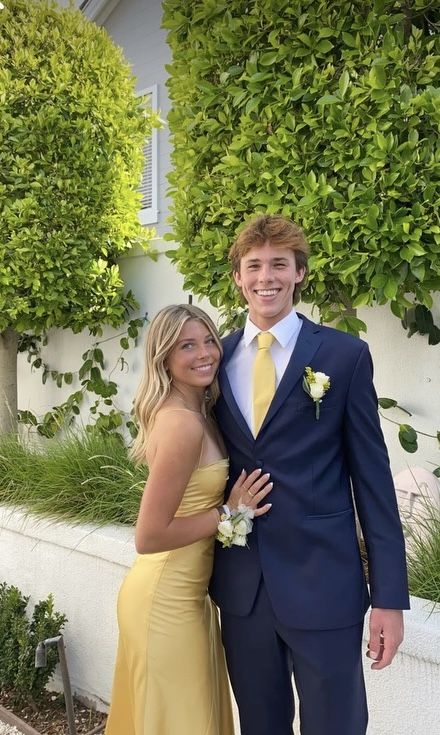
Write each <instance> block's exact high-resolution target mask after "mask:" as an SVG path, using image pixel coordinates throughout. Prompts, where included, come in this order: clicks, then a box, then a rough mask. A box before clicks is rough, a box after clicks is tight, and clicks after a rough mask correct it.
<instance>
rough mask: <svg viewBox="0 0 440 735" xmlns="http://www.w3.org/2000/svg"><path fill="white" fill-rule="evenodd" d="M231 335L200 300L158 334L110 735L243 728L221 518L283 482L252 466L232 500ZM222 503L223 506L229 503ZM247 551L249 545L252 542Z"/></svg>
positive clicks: (154, 329)
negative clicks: (227, 616) (220, 423)
mask: <svg viewBox="0 0 440 735" xmlns="http://www.w3.org/2000/svg"><path fill="white" fill-rule="evenodd" d="M221 355H222V348H221V344H220V341H219V338H218V335H217V332H216V329H215V327H214V324H213V323H212V321H211V320H210V318H209V317H208V316H207V315H206V314H205V313H204V312H203V311H201V310H200V309H198V308H197V307H195V306H187V305H183V306H169V307H166V308H165V309H162V311H160V312H159V313H158V314H157V316H156V317H155V318H154V319H153V321H152V323H151V325H150V327H149V330H148V334H147V340H146V356H145V374H144V376H143V378H142V381H141V384H140V386H139V389H138V392H137V395H136V398H135V411H136V416H137V419H138V423H139V434H138V436H137V439H136V441H135V443H134V446H133V457H134V458H135V460H136V461H138V462H146V463H147V464H148V468H149V476H148V480H147V483H146V485H145V490H144V493H143V497H142V501H141V505H140V510H139V516H138V520H137V524H136V535H135V539H136V550H137V551H138V553H139V556H138V557H137V559H136V561H135V563H134V565H133V567H132V569H131V570H130V571H129V573H128V575H127V577H126V579H125V581H124V583H123V585H122V588H121V591H120V594H119V600H118V622H119V632H120V640H119V647H118V656H117V662H116V671H115V678H114V683H113V695H112V703H111V708H110V714H109V718H108V722H107V728H106V735H177V733H178V735H233V732H234V730H233V722H232V714H231V704H230V698H229V684H228V678H227V674H226V668H225V662H224V654H223V648H222V645H221V640H220V632H219V627H218V618H217V611H216V608H215V607H214V605H213V604H212V602H211V600H210V599H209V597H208V595H207V586H208V581H209V578H210V575H211V569H212V560H213V547H214V537H215V534H216V532H217V528H218V525H219V522H220V520H221V518H220V517H222V518H224V517H225V516H228V515H229V513H230V511H232V513H233V514H234V511H235V509H236V508H237V507H238V505H239V504H240V503H241V504H244V505H246V506H248V507H249V508H251V509H252V511H253V512H254V514H255V516H259V515H262V514H264V513H266V512H267V511H268V510H269V508H270V504H268V503H264V504H262V505H261V507H257V506H258V504H259V503H261V502H262V501H263V500H264V498H265V497H266V495H267V494H268V493H269V492H270V490H271V489H272V484H271V483H270V482H269V476H268V475H263V476H262V475H261V470H256V471H254V472H252V473H251V474H250V475H249V476H246V474H245V473H244V472H242V473H241V475H240V477H239V478H238V480H237V482H236V483H235V485H234V486H233V488H232V491H231V493H230V495H229V498H228V501H227V505H226V506H221V504H222V502H223V492H224V487H225V483H226V480H227V474H228V460H227V458H226V456H225V449H224V445H223V442H222V439H221V436H220V434H219V432H218V429H217V427H216V425H215V422H214V421H213V419H212V417H211V408H212V406H213V405H214V403H215V400H216V398H217V396H218V385H217V379H216V375H217V370H218V366H219V362H220V358H221ZM219 506H220V507H219ZM243 553H246V552H245V551H244V550H243Z"/></svg>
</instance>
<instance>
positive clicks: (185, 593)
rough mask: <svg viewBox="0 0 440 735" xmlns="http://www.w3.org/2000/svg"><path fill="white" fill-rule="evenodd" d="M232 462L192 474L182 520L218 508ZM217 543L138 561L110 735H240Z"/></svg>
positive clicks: (121, 609) (125, 604) (128, 591)
mask: <svg viewBox="0 0 440 735" xmlns="http://www.w3.org/2000/svg"><path fill="white" fill-rule="evenodd" d="M227 473H228V464H227V460H226V459H221V460H217V461H215V462H212V463H210V464H208V465H205V466H202V467H199V468H198V469H196V470H195V471H194V472H193V474H192V475H191V478H190V481H189V483H188V486H187V488H186V490H185V493H184V496H183V499H182V502H181V504H180V507H179V509H178V511H177V514H176V515H179V516H185V515H191V514H193V513H197V512H200V511H202V510H207V509H209V508H215V507H216V506H218V505H220V504H221V502H222V499H223V491H224V487H225V483H226V479H227ZM213 553H214V539H213V538H207V539H201V540H200V541H196V542H195V543H193V544H190V545H189V546H184V547H182V548H180V549H174V550H173V551H164V552H158V553H154V554H143V555H140V556H138V557H137V559H136V560H135V562H134V565H133V567H132V568H131V570H130V571H129V573H128V574H127V576H126V578H125V580H124V582H123V584H122V587H121V590H120V593H119V598H118V622H119V645H118V654H117V660H116V669H115V675H114V681H113V694H112V702H111V707H110V713H109V717H108V721H107V727H106V730H105V733H106V735H234V725H233V719H232V709H231V701H230V694H229V683H228V677H227V672H226V664H225V658H224V652H223V647H222V643H221V637H220V629H219V623H218V614H217V609H216V607H215V606H214V604H213V603H212V602H211V600H210V598H209V597H208V595H207V587H208V582H209V578H210V576H211V570H212V563H213Z"/></svg>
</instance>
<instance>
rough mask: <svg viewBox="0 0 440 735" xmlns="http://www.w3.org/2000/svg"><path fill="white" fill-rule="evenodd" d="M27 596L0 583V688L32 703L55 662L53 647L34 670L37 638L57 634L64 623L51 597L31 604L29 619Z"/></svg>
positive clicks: (47, 679) (52, 669) (51, 671)
mask: <svg viewBox="0 0 440 735" xmlns="http://www.w3.org/2000/svg"><path fill="white" fill-rule="evenodd" d="M28 603H29V597H26V596H24V595H23V594H22V593H21V592H20V590H19V589H17V587H13V586H9V585H7V584H6V583H5V582H3V583H1V584H0V690H1V689H3V688H4V689H9V690H11V689H12V690H13V691H14V700H15V701H16V702H17V703H18V702H23V701H29V702H31V703H35V701H37V700H38V699H39V698H40V697H41V695H42V694H43V692H44V690H45V688H46V685H47V682H48V681H49V679H50V677H51V676H52V674H53V672H54V670H55V666H56V663H57V654H56V650H55V649H48V651H47V665H46V667H44V668H39V669H36V668H35V665H34V662H35V649H36V647H37V644H38V643H39V641H42V640H44V639H45V638H52V637H53V636H56V635H59V633H60V632H61V630H62V628H63V627H64V624H65V623H66V622H67V618H66V616H65V615H62V614H61V613H58V612H56V611H55V609H54V600H53V596H52V595H51V594H50V595H48V597H47V598H46V599H45V600H40V602H38V604H37V605H35V608H34V611H33V614H32V617H31V619H30V620H29V619H28V617H27V614H26V609H27V606H28Z"/></svg>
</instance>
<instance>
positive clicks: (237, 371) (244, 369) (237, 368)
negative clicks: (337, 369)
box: [226, 309, 302, 430]
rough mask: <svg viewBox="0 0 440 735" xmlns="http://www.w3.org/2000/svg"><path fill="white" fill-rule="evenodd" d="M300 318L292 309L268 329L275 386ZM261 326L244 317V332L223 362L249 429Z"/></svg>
mask: <svg viewBox="0 0 440 735" xmlns="http://www.w3.org/2000/svg"><path fill="white" fill-rule="evenodd" d="M301 326H302V321H301V319H300V318H299V317H298V315H297V313H296V311H294V310H293V309H292V311H291V312H290V314H288V315H287V316H285V317H284V319H281V320H280V321H279V322H277V323H276V324H274V326H273V327H271V328H270V329H268V330H267V331H268V332H270V333H271V334H272V335H273V336H274V338H275V339H274V341H273V343H272V346H271V348H270V353H271V355H272V359H273V361H274V365H275V374H276V386H277V387H278V385H279V383H280V380H281V378H282V377H283V375H284V371H285V369H286V367H287V364H288V362H289V360H290V358H291V356H292V352H293V350H294V348H295V345H296V340H297V339H298V335H299V332H300V329H301ZM261 331H262V330H261V329H260V328H259V327H257V326H255V324H253V323H252V322H251V320H250V319H249V317H248V318H247V320H246V324H245V327H244V332H243V336H242V338H241V340H240V341H239V343H238V345H237V347H236V348H235V350H234V353H233V355H232V357H231V359H230V360H229V362H228V363H227V365H226V374H227V376H228V379H229V383H230V385H231V389H232V393H233V395H234V398H235V400H236V402H237V405H238V407H239V409H240V411H241V413H242V414H243V417H244V418H245V420H246V423H247V425H248V426H249V428H250V429H251V430H252V369H253V365H254V360H255V355H256V353H257V334H258V333H259V332H261Z"/></svg>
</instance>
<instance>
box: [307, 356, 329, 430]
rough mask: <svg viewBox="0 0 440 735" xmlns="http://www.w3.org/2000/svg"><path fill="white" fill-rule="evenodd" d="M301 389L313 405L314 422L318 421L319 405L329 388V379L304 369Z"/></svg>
mask: <svg viewBox="0 0 440 735" xmlns="http://www.w3.org/2000/svg"><path fill="white" fill-rule="evenodd" d="M303 388H304V390H305V392H306V393H307V395H308V396H310V398H311V399H312V401H314V403H315V415H316V420H317V421H318V419H319V404H320V403H321V401H322V399H323V397H324V396H325V394H326V393H327V391H328V389H329V388H330V378H329V376H328V375H326V374H325V373H315V372H314V371H313V370H312V368H311V367H306V374H305V375H304V378H303Z"/></svg>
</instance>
